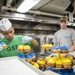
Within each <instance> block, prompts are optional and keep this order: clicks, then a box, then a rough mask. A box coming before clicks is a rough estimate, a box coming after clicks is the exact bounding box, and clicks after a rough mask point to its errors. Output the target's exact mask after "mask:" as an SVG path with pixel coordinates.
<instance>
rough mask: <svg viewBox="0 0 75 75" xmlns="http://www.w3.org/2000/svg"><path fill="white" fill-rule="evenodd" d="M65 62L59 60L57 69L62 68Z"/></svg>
mask: <svg viewBox="0 0 75 75" xmlns="http://www.w3.org/2000/svg"><path fill="white" fill-rule="evenodd" d="M62 66H63V62H62V61H61V60H60V59H59V60H57V61H56V68H62Z"/></svg>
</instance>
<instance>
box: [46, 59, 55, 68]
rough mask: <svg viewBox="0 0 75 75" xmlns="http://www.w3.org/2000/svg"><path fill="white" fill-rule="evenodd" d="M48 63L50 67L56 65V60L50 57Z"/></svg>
mask: <svg viewBox="0 0 75 75" xmlns="http://www.w3.org/2000/svg"><path fill="white" fill-rule="evenodd" d="M47 65H48V66H50V67H54V66H55V61H54V60H53V59H49V60H48V62H47Z"/></svg>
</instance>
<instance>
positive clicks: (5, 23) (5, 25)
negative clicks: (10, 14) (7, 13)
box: [0, 18, 12, 31]
mask: <svg viewBox="0 0 75 75" xmlns="http://www.w3.org/2000/svg"><path fill="white" fill-rule="evenodd" d="M11 25H12V24H11V22H10V21H9V20H8V19H7V18H3V19H1V20H0V29H1V30H2V31H7V30H8V29H9V28H10V27H11Z"/></svg>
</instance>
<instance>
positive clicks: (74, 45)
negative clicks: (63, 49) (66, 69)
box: [69, 40, 75, 52]
mask: <svg viewBox="0 0 75 75" xmlns="http://www.w3.org/2000/svg"><path fill="white" fill-rule="evenodd" d="M74 50H75V40H73V46H72V47H71V48H70V49H69V51H70V52H72V51H74Z"/></svg>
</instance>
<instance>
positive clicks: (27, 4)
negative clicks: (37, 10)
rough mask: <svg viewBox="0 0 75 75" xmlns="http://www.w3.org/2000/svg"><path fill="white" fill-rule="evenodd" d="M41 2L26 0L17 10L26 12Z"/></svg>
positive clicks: (38, 0)
mask: <svg viewBox="0 0 75 75" xmlns="http://www.w3.org/2000/svg"><path fill="white" fill-rule="evenodd" d="M39 2H40V0H24V1H23V2H22V4H21V5H20V6H19V7H18V9H17V11H18V12H21V13H25V12H27V11H28V10H30V9H31V8H32V7H33V6H35V5H36V4H37V3H39Z"/></svg>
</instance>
